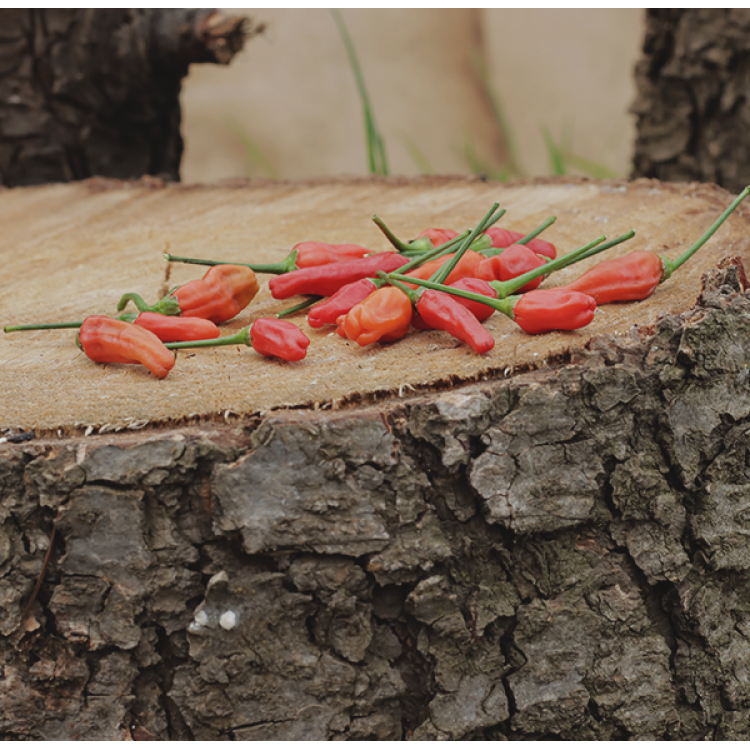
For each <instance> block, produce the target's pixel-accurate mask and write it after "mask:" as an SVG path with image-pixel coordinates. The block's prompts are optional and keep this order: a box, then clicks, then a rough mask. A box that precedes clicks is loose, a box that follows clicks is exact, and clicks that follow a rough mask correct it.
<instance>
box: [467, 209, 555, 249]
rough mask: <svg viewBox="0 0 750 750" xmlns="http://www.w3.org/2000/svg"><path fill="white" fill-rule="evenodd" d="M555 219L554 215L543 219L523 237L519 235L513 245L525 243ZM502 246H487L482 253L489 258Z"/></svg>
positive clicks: (535, 236) (550, 224)
mask: <svg viewBox="0 0 750 750" xmlns="http://www.w3.org/2000/svg"><path fill="white" fill-rule="evenodd" d="M556 221H557V217H556V216H550V217H549V219H545V220H544V221H543V222H542V223H541V224H540V225H539V226H538V227H537V228H536V229H535V230H534V231H533V232H529V233H528V234H527V235H526V236H525V237H521V239H520V240H516V241H515V242H514V243H513V244H514V245H525V244H526V243H527V242H531V240H533V239H536V238H537V237H538V236H539V235H540V234H541V233H542V232H543V231H544V230H545V229H546V228H547V227H549V226H552V224H554V223H555V222H556ZM505 249H506V248H504V247H489V248H488V249H487V250H483V251H482V254H483V255H486V256H487V257H488V258H491V257H492V256H493V255H500V254H501V253H502V252H503V250H505Z"/></svg>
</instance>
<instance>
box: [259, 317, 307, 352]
mask: <svg viewBox="0 0 750 750" xmlns="http://www.w3.org/2000/svg"><path fill="white" fill-rule="evenodd" d="M309 345H310V339H309V338H307V336H306V335H305V334H304V333H303V332H302V330H301V329H300V328H299V326H296V325H294V323H292V322H290V321H288V320H279V319H277V318H258V319H257V320H256V321H255V322H254V323H253V324H252V325H251V326H250V346H252V347H253V349H255V351H256V352H258V354H262V355H263V356H264V357H276V358H277V359H283V360H284V361H286V362H299V360H301V359H304V358H305V356H306V354H307V347H308V346H309Z"/></svg>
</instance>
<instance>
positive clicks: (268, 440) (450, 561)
mask: <svg viewBox="0 0 750 750" xmlns="http://www.w3.org/2000/svg"><path fill="white" fill-rule="evenodd" d="M743 278H744V276H743V273H742V270H741V266H738V265H736V264H734V263H730V264H729V265H728V266H727V267H726V268H725V269H724V270H722V271H718V270H717V271H714V272H711V273H709V274H708V275H707V277H706V280H705V285H704V290H703V293H702V295H701V298H700V300H699V302H698V305H697V306H696V307H695V308H694V309H692V310H690V311H688V312H687V313H685V314H683V315H681V316H673V315H665V316H664V317H662V318H661V320H660V321H659V323H658V324H657V326H656V327H655V328H654V329H652V330H640V331H635V330H634V331H633V332H631V333H630V334H629V335H627V336H623V337H617V336H609V335H602V336H599V337H597V338H595V339H594V340H592V341H591V343H590V346H589V350H588V352H580V353H579V354H577V355H576V356H575V358H574V359H573V360H571V361H570V362H568V363H567V364H566V365H564V366H563V365H562V363H561V364H560V366H559V367H558V368H557V369H547V370H540V371H537V372H530V373H527V374H525V375H519V376H515V377H511V378H506V379H503V378H499V379H495V380H492V381H489V382H486V383H482V384H475V385H470V386H465V387H462V388H455V389H448V390H443V391H438V392H436V393H435V394H433V395H431V396H421V397H418V398H414V399H411V400H408V401H387V400H386V401H384V402H381V403H380V404H378V405H375V406H371V407H367V408H361V409H349V410H343V411H341V412H339V413H330V412H329V413H326V412H320V411H314V410H309V409H307V410H301V409H298V410H290V411H288V412H284V411H279V412H275V413H272V414H268V415H266V416H265V417H262V418H259V420H258V421H257V422H254V423H251V422H248V423H247V424H245V425H244V429H240V430H238V429H235V428H234V427H232V426H227V427H224V428H222V427H220V426H218V425H214V426H206V427H204V428H202V429H201V428H189V427H185V428H183V429H170V430H162V431H158V430H157V431H153V432H150V433H148V434H143V435H141V436H140V437H139V436H138V434H135V435H133V436H131V437H130V438H125V437H123V436H121V437H120V438H119V439H118V442H117V443H116V444H115V443H112V442H110V441H109V440H108V436H98V437H92V438H85V439H80V440H52V439H44V440H34V441H31V442H29V443H25V444H19V445H10V446H9V445H4V446H2V448H0V498H1V500H2V502H1V503H0V518H2V525H0V601H2V605H3V606H2V608H1V610H0V634H1V635H2V638H0V652H2V664H3V670H2V673H0V684H1V685H2V687H1V688H0V735H1V736H2V737H3V739H45V740H53V739H99V740H103V739H107V740H110V739H126V738H128V739H129V738H130V737H131V736H132V738H134V739H149V738H160V739H173V740H174V739H191V738H195V739H203V740H211V739H238V740H328V739H355V740H356V739H368V740H372V739H389V740H392V739H400V738H404V739H409V738H411V739H448V740H458V739H506V738H507V739H530V740H537V739H562V740H574V739H575V740H581V739H589V740H615V739H619V740H622V739H672V740H676V739H693V740H696V739H750V731H749V730H748V722H747V716H748V711H750V690H748V683H747V679H746V675H747V674H748V671H750V640H749V639H748V633H747V623H748V621H749V618H750V604H748V601H750V600H749V598H748V592H750V554H749V553H748V549H747V544H746V540H747V534H748V530H747V529H748V507H747V506H748V499H747V498H748V495H747V466H748V456H750V454H749V453H748V439H747V437H748V425H749V424H750V422H749V420H750V395H749V391H748V365H747V362H748V344H747V342H748V341H749V340H750V299H748V296H747V294H746V293H743V290H742V279H743ZM53 525H54V527H55V528H56V530H57V533H56V536H55V539H54V540H52V539H51V531H52V528H53ZM50 544H54V549H53V550H52V553H51V555H50V564H49V567H48V569H47V570H46V576H45V579H44V582H43V585H42V586H41V588H40V591H39V594H38V596H37V598H36V601H35V602H34V604H33V606H32V607H31V610H30V613H29V614H28V616H27V617H26V618H25V619H24V618H22V614H23V612H24V610H25V609H26V604H27V602H28V600H29V597H30V596H31V593H32V589H33V588H34V585H35V582H36V581H37V580H38V578H39V576H40V574H41V573H42V570H43V565H44V562H43V561H44V558H45V555H46V551H47V550H48V548H49V546H50Z"/></svg>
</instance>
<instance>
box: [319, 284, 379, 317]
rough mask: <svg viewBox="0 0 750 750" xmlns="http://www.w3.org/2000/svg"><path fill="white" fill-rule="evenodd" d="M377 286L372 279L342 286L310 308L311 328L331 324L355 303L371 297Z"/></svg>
mask: <svg viewBox="0 0 750 750" xmlns="http://www.w3.org/2000/svg"><path fill="white" fill-rule="evenodd" d="M376 289H377V286H375V283H374V282H373V281H372V280H371V279H360V280H359V281H354V282H352V283H351V284H346V285H345V286H342V287H341V289H339V290H338V291H337V292H335V293H334V294H332V295H331V296H330V297H329V298H328V299H326V300H323V301H322V302H319V303H318V304H317V305H314V306H313V307H311V308H310V312H309V313H308V315H307V322H308V324H309V325H310V327H311V328H322V327H323V326H325V325H331V324H334V323H336V321H337V320H338V319H339V318H340V317H341V316H342V315H346V314H347V313H348V312H349V310H351V309H352V308H353V307H354V305H358V304H359V303H360V302H363V301H364V300H365V299H367V297H369V296H370V295H371V294H372V293H373V292H374V291H375V290H376Z"/></svg>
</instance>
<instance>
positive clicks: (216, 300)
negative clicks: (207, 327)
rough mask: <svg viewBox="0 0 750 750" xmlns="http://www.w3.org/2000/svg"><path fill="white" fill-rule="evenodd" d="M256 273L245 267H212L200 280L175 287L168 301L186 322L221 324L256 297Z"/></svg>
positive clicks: (257, 288)
mask: <svg viewBox="0 0 750 750" xmlns="http://www.w3.org/2000/svg"><path fill="white" fill-rule="evenodd" d="M259 288H260V286H259V284H258V280H257V279H256V278H255V273H254V272H253V271H251V270H250V269H249V268H247V267H246V266H234V265H220V266H211V268H209V269H208V271H207V272H206V274H205V275H204V276H203V278H201V279H195V281H189V282H188V283H187V284H183V285H182V286H180V287H177V289H175V291H174V292H172V293H171V294H170V295H168V296H169V297H173V298H175V299H176V300H177V301H178V303H179V305H180V315H182V316H183V317H185V318H205V319H206V320H210V321H212V322H213V323H224V322H226V321H227V320H231V319H232V318H233V317H234V316H235V315H237V314H238V313H240V312H242V310H244V309H245V308H246V307H247V306H248V305H249V304H250V302H251V301H252V300H253V298H254V297H255V295H256V294H257V293H258V290H259Z"/></svg>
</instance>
